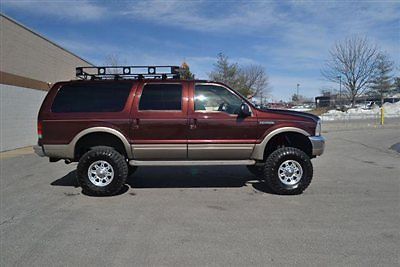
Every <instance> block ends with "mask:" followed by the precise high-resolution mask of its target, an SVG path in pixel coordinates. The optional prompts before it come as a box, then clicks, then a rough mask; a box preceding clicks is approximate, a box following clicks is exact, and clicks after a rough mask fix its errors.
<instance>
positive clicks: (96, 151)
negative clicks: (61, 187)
mask: <svg viewBox="0 0 400 267" xmlns="http://www.w3.org/2000/svg"><path fill="white" fill-rule="evenodd" d="M77 176H78V182H79V184H80V186H81V187H82V190H83V192H84V193H86V194H88V195H95V196H111V195H115V194H117V193H118V192H120V191H121V189H122V187H123V186H124V184H125V182H126V179H127V177H128V165H127V163H126V160H125V158H124V156H122V155H121V154H120V153H118V152H117V151H116V150H114V149H113V148H111V147H104V146H99V147H94V148H93V149H91V150H90V151H88V152H86V153H85V154H84V155H83V156H82V157H81V159H80V160H79V164H78V167H77Z"/></svg>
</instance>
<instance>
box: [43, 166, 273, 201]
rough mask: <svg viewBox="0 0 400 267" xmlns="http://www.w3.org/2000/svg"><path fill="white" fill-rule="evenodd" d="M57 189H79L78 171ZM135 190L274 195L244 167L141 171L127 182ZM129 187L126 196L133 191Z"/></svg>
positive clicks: (174, 168)
mask: <svg viewBox="0 0 400 267" xmlns="http://www.w3.org/2000/svg"><path fill="white" fill-rule="evenodd" d="M51 185H53V186H71V187H78V186H79V185H78V182H77V179H76V171H71V172H70V173H68V174H67V175H65V176H63V177H61V178H59V179H57V180H55V181H53V182H52V183H51ZM127 185H128V186H129V187H131V188H137V189H141V188H230V187H232V188H237V187H243V186H252V187H253V188H254V189H255V190H257V191H261V192H264V193H269V194H273V193H272V192H271V191H270V190H269V189H268V188H267V187H266V186H265V184H264V183H263V182H261V181H259V179H257V177H255V176H254V175H253V174H251V173H250V172H249V171H248V170H247V169H246V168H245V167H243V166H211V167H210V166H187V167H139V168H138V169H137V171H136V172H135V173H134V174H132V175H131V176H130V177H128V179H127ZM128 186H125V187H124V189H123V190H122V192H120V193H119V194H118V195H120V194H123V193H125V192H126V191H127V190H128V189H129V188H128Z"/></svg>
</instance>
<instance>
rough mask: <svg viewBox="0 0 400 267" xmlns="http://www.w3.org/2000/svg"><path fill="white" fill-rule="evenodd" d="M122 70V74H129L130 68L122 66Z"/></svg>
mask: <svg viewBox="0 0 400 267" xmlns="http://www.w3.org/2000/svg"><path fill="white" fill-rule="evenodd" d="M123 72H124V74H131V68H129V67H124V68H123Z"/></svg>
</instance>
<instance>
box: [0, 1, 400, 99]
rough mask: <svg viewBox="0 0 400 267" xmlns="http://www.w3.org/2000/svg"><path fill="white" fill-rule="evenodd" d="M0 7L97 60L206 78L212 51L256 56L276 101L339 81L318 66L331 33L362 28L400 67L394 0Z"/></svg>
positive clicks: (248, 60)
mask: <svg viewBox="0 0 400 267" xmlns="http://www.w3.org/2000/svg"><path fill="white" fill-rule="evenodd" d="M1 12H2V13H4V14H6V15H8V16H10V17H12V18H14V19H16V20H17V21H19V22H21V23H23V24H24V25H26V26H28V27H29V28H31V29H33V30H35V31H37V32H39V33H41V34H43V35H44V36H46V37H48V38H49V39H51V40H53V41H55V42H56V43H58V44H60V45H61V46H63V47H65V48H67V49H69V50H71V51H72V52H74V53H76V54H78V55H80V56H82V57H83V58H85V59H87V60H88V61H90V62H92V63H94V64H99V65H101V64H104V63H105V61H106V56H107V55H110V54H114V55H117V56H118V57H119V58H120V60H121V61H122V63H125V64H129V65H161V64H168V65H180V64H181V62H182V61H183V60H185V61H186V62H187V63H188V64H189V65H190V67H191V69H192V71H193V72H194V73H195V74H196V77H198V78H207V73H209V72H210V71H211V70H212V67H213V63H214V62H215V61H216V55H217V54H218V53H219V52H222V53H224V54H226V55H227V56H228V57H229V58H230V59H231V60H232V61H233V62H238V63H239V64H243V65H246V64H261V65H262V66H264V67H265V69H266V71H267V73H268V75H269V80H270V85H271V87H272V96H271V98H272V99H273V100H280V99H283V100H287V99H289V98H290V96H291V95H292V94H293V93H294V92H295V88H296V84H297V83H299V84H300V94H302V95H305V96H308V97H311V96H315V95H316V94H318V93H319V92H320V90H321V89H323V88H336V87H338V86H337V85H336V84H333V83H330V82H327V81H325V80H324V79H323V78H322V77H321V74H320V69H321V67H322V66H323V64H324V61H325V60H326V59H327V58H328V51H329V49H330V47H332V45H333V44H334V42H335V41H338V40H342V39H344V38H345V37H347V36H351V35H354V34H356V35H359V36H367V37H368V39H369V40H370V41H371V42H372V43H376V44H377V45H378V46H379V47H380V49H382V50H383V51H385V52H386V53H388V54H389V55H390V57H391V58H392V60H394V61H395V64H396V66H397V70H396V72H397V74H398V73H399V72H400V69H399V68H400V67H399V66H400V1H369V2H361V1H353V2H352V1H218V2H217V1H71V0H70V1H8V0H2V3H1Z"/></svg>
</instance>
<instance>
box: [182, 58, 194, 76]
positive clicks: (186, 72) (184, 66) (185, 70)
mask: <svg viewBox="0 0 400 267" xmlns="http://www.w3.org/2000/svg"><path fill="white" fill-rule="evenodd" d="M180 75H181V79H186V80H192V79H194V74H193V73H192V72H191V71H190V68H189V65H188V64H187V63H186V62H185V61H183V62H182V65H181V71H180Z"/></svg>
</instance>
